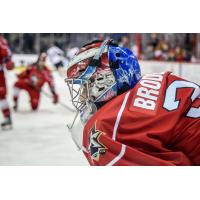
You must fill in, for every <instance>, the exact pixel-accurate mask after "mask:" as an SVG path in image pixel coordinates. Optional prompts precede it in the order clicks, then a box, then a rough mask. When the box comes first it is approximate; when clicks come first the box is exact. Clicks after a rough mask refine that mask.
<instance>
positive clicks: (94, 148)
mask: <svg viewBox="0 0 200 200" xmlns="http://www.w3.org/2000/svg"><path fill="white" fill-rule="evenodd" d="M102 134H103V132H101V131H99V130H97V129H96V123H95V125H94V126H93V128H92V129H91V130H90V136H89V145H88V151H89V152H90V155H91V158H92V159H94V160H96V161H98V160H99V156H100V155H103V154H105V153H106V149H107V148H106V147H105V146H104V145H103V144H102V143H101V142H100V141H99V137H100V136H101V135H102Z"/></svg>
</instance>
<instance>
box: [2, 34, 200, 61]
mask: <svg viewBox="0 0 200 200" xmlns="http://www.w3.org/2000/svg"><path fill="white" fill-rule="evenodd" d="M3 36H4V37H5V38H6V39H7V40H8V43H9V45H10V48H11V50H12V52H13V53H16V54H39V53H40V52H44V51H47V49H49V48H50V47H51V46H58V47H59V48H60V49H62V50H63V51H64V52H65V54H66V57H67V58H68V59H71V57H72V56H73V55H74V53H75V52H76V51H77V49H78V48H80V47H81V46H82V45H84V44H85V43H87V42H88V41H91V40H95V39H100V40H102V39H106V38H112V39H114V40H115V41H117V42H119V44H120V45H121V46H125V47H128V48H130V49H132V50H133V51H134V52H135V54H136V55H137V57H138V58H139V59H142V60H159V61H178V62H197V61H199V60H200V34H198V33H129V34H124V33H105V34H103V33H12V34H9V33H4V34H3Z"/></svg>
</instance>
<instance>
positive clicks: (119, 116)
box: [112, 91, 130, 140]
mask: <svg viewBox="0 0 200 200" xmlns="http://www.w3.org/2000/svg"><path fill="white" fill-rule="evenodd" d="M129 94H130V91H129V92H128V93H127V94H126V95H125V97H124V101H123V103H122V106H121V108H120V110H119V112H118V114H117V119H116V121H115V126H114V129H113V135H112V139H113V140H116V135H117V128H118V126H119V121H120V119H121V116H122V112H123V111H124V108H125V106H126V102H127V100H128V97H129Z"/></svg>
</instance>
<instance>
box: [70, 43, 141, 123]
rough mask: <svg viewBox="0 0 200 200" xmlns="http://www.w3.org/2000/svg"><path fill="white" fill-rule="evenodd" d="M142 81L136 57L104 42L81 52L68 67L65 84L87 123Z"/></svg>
mask: <svg viewBox="0 0 200 200" xmlns="http://www.w3.org/2000/svg"><path fill="white" fill-rule="evenodd" d="M140 78H141V73H140V67H139V63H138V61H137V58H136V57H135V56H134V54H133V53H132V52H131V51H130V50H129V49H127V48H123V47H119V46H118V45H116V44H114V43H113V42H112V40H105V41H104V42H102V41H94V42H92V43H89V44H87V45H85V46H83V47H82V48H81V49H80V52H79V53H78V54H77V55H76V56H75V57H74V58H73V59H72V60H71V61H70V63H69V65H68V70H67V79H66V82H67V84H68V87H69V90H70V94H71V97H72V104H73V105H74V107H75V108H76V109H77V111H79V112H80V116H81V120H82V122H83V123H86V122H87V121H88V119H89V118H90V117H91V115H93V114H94V113H95V112H96V110H97V109H98V108H99V107H101V106H102V105H103V104H105V103H106V102H107V101H109V100H111V99H112V98H113V97H115V96H117V95H119V94H121V93H123V92H125V91H127V90H129V89H131V88H133V87H134V86H135V84H136V83H137V82H138V81H139V80H140Z"/></svg>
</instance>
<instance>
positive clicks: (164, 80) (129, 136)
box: [83, 72, 200, 166]
mask: <svg viewBox="0 0 200 200" xmlns="http://www.w3.org/2000/svg"><path fill="white" fill-rule="evenodd" d="M83 149H84V154H85V156H86V158H87V159H88V161H89V163H90V164H91V165H107V166H110V165H200V87H199V86H198V85H197V84H195V83H192V82H189V81H186V80H184V79H182V78H180V77H177V76H175V75H173V74H172V73H170V72H165V73H159V74H150V75H146V76H144V77H143V78H142V79H141V80H140V81H139V82H138V83H137V85H136V86H135V87H134V88H133V89H131V90H130V91H128V92H126V93H124V94H122V95H120V96H118V97H116V98H114V99H113V100H111V101H110V102H108V103H107V104H105V105H104V106H103V107H102V108H101V109H100V110H98V112H96V113H95V115H94V116H92V117H91V118H90V120H89V121H88V122H87V124H86V126H85V127H84V133H83Z"/></svg>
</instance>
